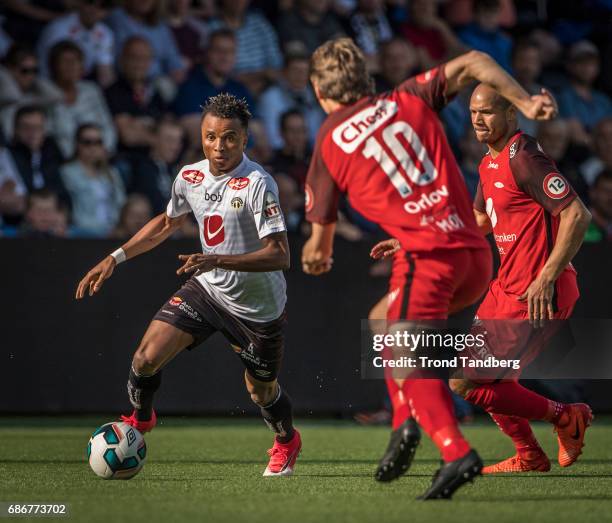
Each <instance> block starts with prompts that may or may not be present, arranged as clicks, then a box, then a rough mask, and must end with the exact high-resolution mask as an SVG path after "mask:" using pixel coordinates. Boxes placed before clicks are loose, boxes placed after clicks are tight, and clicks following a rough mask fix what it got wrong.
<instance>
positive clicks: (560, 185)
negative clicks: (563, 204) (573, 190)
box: [542, 173, 570, 200]
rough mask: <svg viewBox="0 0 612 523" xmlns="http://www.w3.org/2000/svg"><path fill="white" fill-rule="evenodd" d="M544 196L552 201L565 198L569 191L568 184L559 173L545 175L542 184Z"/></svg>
mask: <svg viewBox="0 0 612 523" xmlns="http://www.w3.org/2000/svg"><path fill="white" fill-rule="evenodd" d="M542 186H543V188H544V192H545V193H546V196H548V197H549V198H552V199H553V200H560V199H561V198H565V197H566V196H567V195H568V194H569V191H570V187H569V183H567V182H566V181H565V178H563V176H561V175H560V174H559V173H550V174H547V175H546V177H545V178H544V182H543V183H542Z"/></svg>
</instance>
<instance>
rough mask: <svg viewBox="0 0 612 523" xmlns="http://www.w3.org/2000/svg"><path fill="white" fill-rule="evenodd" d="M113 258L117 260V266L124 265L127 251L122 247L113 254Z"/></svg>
mask: <svg viewBox="0 0 612 523" xmlns="http://www.w3.org/2000/svg"><path fill="white" fill-rule="evenodd" d="M111 256H112V257H113V258H115V262H116V263H117V265H119V264H120V263H123V262H124V261H125V260H126V259H127V258H126V256H125V251H124V250H123V249H122V248H121V247H119V248H118V249H117V250H116V251H115V252H111Z"/></svg>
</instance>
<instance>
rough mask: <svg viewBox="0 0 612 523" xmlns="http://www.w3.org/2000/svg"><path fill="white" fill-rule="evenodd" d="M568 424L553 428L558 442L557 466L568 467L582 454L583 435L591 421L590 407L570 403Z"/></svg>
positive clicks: (584, 404)
mask: <svg viewBox="0 0 612 523" xmlns="http://www.w3.org/2000/svg"><path fill="white" fill-rule="evenodd" d="M568 414H569V422H568V423H567V424H566V425H564V426H563V427H560V426H559V425H557V426H556V427H555V432H556V433H557V441H558V442H559V457H558V460H559V465H561V466H562V467H569V466H570V465H572V464H573V463H574V461H576V460H577V459H578V456H580V454H582V447H584V435H585V433H586V429H587V427H589V426H590V425H591V422H592V421H593V413H592V412H591V407H589V406H588V405H587V404H586V403H572V404H570V405H569V412H568Z"/></svg>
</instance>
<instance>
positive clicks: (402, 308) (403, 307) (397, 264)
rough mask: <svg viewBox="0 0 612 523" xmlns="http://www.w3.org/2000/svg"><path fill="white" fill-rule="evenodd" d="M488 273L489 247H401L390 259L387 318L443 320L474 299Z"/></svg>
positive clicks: (480, 291) (490, 268) (477, 295)
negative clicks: (414, 249)
mask: <svg viewBox="0 0 612 523" xmlns="http://www.w3.org/2000/svg"><path fill="white" fill-rule="evenodd" d="M491 275H492V256H491V251H490V250H489V249H488V248H486V249H467V248H466V249H444V250H436V251H431V252H421V253H411V252H406V251H404V250H401V251H399V252H398V253H396V255H395V258H394V260H393V270H392V272H391V281H390V282H389V294H388V300H389V302H388V303H389V306H388V309H387V320H404V319H408V320H445V319H447V318H448V316H449V315H451V314H455V313H457V312H460V311H462V310H463V309H465V308H466V307H469V306H470V305H472V304H474V303H476V302H477V301H478V300H479V299H480V297H481V296H482V295H483V294H484V292H485V291H486V290H487V286H488V284H489V281H490V280H491Z"/></svg>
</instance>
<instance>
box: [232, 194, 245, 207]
mask: <svg viewBox="0 0 612 523" xmlns="http://www.w3.org/2000/svg"><path fill="white" fill-rule="evenodd" d="M230 205H231V206H232V208H233V209H236V210H237V209H240V207H242V206H243V205H244V202H243V201H242V198H238V196H236V197H235V198H232V201H231V202H230Z"/></svg>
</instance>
